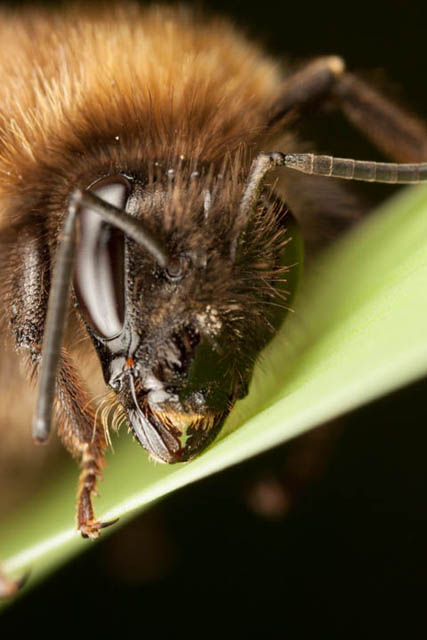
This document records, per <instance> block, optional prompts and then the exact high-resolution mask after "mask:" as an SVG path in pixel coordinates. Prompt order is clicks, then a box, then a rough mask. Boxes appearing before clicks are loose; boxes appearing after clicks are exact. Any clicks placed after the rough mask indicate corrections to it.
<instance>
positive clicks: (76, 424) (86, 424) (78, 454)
mask: <svg viewBox="0 0 427 640" xmlns="http://www.w3.org/2000/svg"><path fill="white" fill-rule="evenodd" d="M57 389H58V391H57V405H56V408H57V416H58V433H59V436H60V438H61V440H62V442H63V444H64V445H65V447H66V448H67V449H68V451H70V453H71V454H72V456H73V457H75V458H77V459H80V465H81V473H80V477H79V487H78V492H77V528H78V529H79V531H80V532H81V534H82V536H83V537H84V538H97V537H98V536H99V534H100V531H101V529H103V528H104V527H106V526H108V525H109V524H113V523H112V522H108V523H103V522H100V521H99V520H97V519H96V517H95V513H94V509H93V504H92V497H93V496H94V495H97V483H98V478H100V477H102V473H101V470H102V467H103V466H104V464H105V461H104V454H105V451H106V448H107V443H106V440H105V435H104V430H103V428H102V427H101V425H99V424H98V423H97V422H96V420H95V415H94V412H93V409H92V407H91V405H90V403H89V400H88V396H87V393H86V391H85V390H84V388H83V386H82V383H81V381H80V380H79V378H78V375H77V372H76V370H75V368H74V365H73V364H72V362H71V359H70V357H69V356H68V355H67V353H66V352H65V350H64V349H63V350H62V354H61V366H60V369H59V372H58V377H57Z"/></svg>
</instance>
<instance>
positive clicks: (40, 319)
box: [8, 229, 107, 538]
mask: <svg viewBox="0 0 427 640" xmlns="http://www.w3.org/2000/svg"><path fill="white" fill-rule="evenodd" d="M42 237H43V233H42V232H41V230H40V229H33V230H30V229H23V230H21V232H20V233H19V235H18V237H17V238H16V241H15V242H14V247H15V249H14V251H15V252H16V257H17V259H16V261H15V268H14V269H12V270H11V272H10V275H9V276H8V281H9V284H8V289H9V291H10V293H9V295H8V297H10V299H11V301H12V303H11V305H10V308H11V314H10V318H9V322H10V328H11V331H12V334H13V335H14V338H15V345H16V348H17V350H18V351H19V352H20V353H21V354H23V355H27V358H26V359H25V370H26V371H27V372H28V371H30V372H31V378H32V379H34V378H36V377H37V375H38V373H39V368H40V362H41V343H42V338H43V332H44V326H45V320H46V308H47V292H48V291H49V271H50V270H49V252H48V250H47V248H46V246H45V245H44V244H43V242H42V240H41V238H42ZM11 263H12V264H13V263H14V261H13V260H12V261H11ZM20 269H21V270H20ZM56 386H57V392H56V403H55V409H56V416H57V421H58V431H59V435H60V437H61V439H62V441H63V443H64V445H65V447H66V448H67V449H68V451H70V453H71V454H72V455H73V457H75V458H77V459H78V460H80V462H81V468H82V471H81V474H80V479H79V489H78V496H77V527H78V529H79V530H80V531H81V532H82V535H83V536H87V537H91V538H95V537H97V536H98V535H99V532H100V530H101V529H102V528H103V526H105V525H103V523H101V522H99V521H98V520H97V519H96V518H95V515H94V510H93V506H92V496H93V495H94V494H96V490H97V480H98V478H99V477H100V476H101V469H102V467H103V465H104V453H105V450H106V448H107V444H106V441H105V436H104V431H103V429H102V427H101V426H100V425H97V424H96V421H95V415H94V411H93V409H92V407H91V406H90V401H89V397H88V394H87V392H86V391H85V390H84V388H83V385H82V383H81V381H80V380H79V377H78V374H77V372H76V369H75V367H74V365H73V363H72V361H71V358H70V356H69V355H68V354H67V352H66V351H65V350H64V349H63V350H62V352H61V359H60V364H59V368H58V372H57V377H56Z"/></svg>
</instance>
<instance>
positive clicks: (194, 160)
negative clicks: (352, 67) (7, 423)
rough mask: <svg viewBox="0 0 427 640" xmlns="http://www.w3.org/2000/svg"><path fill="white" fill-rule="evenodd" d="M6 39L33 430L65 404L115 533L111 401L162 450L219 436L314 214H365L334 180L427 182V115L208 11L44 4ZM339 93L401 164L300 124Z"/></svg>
mask: <svg viewBox="0 0 427 640" xmlns="http://www.w3.org/2000/svg"><path fill="white" fill-rule="evenodd" d="M0 38H1V42H2V54H1V56H0V67H1V77H2V95H1V101H0V227H1V228H0V234H1V236H0V241H1V245H2V251H1V258H0V259H1V270H2V283H1V289H0V294H1V297H2V300H3V309H4V312H3V318H2V333H3V335H4V336H5V339H7V340H9V341H11V342H12V344H13V348H14V349H15V350H16V351H17V353H18V354H19V356H20V358H21V359H22V362H23V365H24V369H25V370H26V371H27V373H28V375H29V377H30V378H31V379H33V380H38V402H37V409H36V413H35V418H34V422H33V437H34V440H35V441H36V442H39V443H42V442H45V441H46V440H47V438H48V436H49V433H50V431H51V424H52V420H53V416H55V421H56V424H57V429H58V433H59V436H60V438H61V440H62V442H63V444H64V445H65V447H66V448H67V449H68V450H69V451H70V453H71V454H72V455H73V456H74V457H75V458H76V459H77V460H78V461H79V462H80V465H81V474H80V479H79V487H78V495H77V527H78V529H79V530H80V532H81V534H82V535H83V536H84V537H89V538H96V537H98V536H99V534H100V531H101V529H102V528H103V527H105V526H108V525H109V524H111V523H109V522H106V523H105V522H104V523H103V522H100V521H98V519H97V518H96V515H95V513H94V509H93V505H92V497H93V495H94V493H95V492H96V488H97V480H98V478H99V476H100V474H101V470H102V467H103V465H104V454H105V451H106V449H107V445H108V429H107V426H108V425H106V424H105V423H106V422H108V417H109V416H111V411H112V412H113V414H112V415H113V422H115V423H116V424H117V423H119V422H123V421H125V422H126V423H127V424H128V426H129V428H130V430H131V431H132V433H133V435H134V436H135V438H136V440H137V441H138V442H139V443H140V444H141V445H142V446H143V447H144V448H145V449H146V450H147V451H148V452H149V454H150V456H151V457H152V458H154V459H155V460H158V461H160V462H164V463H176V462H183V461H188V460H191V459H192V458H193V457H194V456H196V455H198V454H199V453H200V452H201V451H203V450H204V449H205V448H206V447H207V446H208V445H209V444H210V443H211V442H212V441H213V440H214V438H215V437H216V435H217V434H218V432H219V431H220V429H221V426H222V424H223V422H224V420H225V418H226V417H227V415H228V414H229V412H230V411H231V410H232V408H233V406H234V404H235V402H236V401H237V400H238V399H239V398H242V397H244V396H245V395H246V393H247V390H248V386H249V384H250V380H251V375H252V370H253V367H254V364H255V361H256V360H257V357H258V355H259V353H260V352H261V350H262V349H263V348H264V347H265V346H266V344H267V343H268V342H269V341H270V340H271V338H272V337H273V336H274V335H275V333H276V332H277V330H278V329H279V327H280V326H281V324H282V322H283V320H284V317H285V315H286V312H287V309H288V306H289V303H290V298H291V295H292V291H291V289H292V286H290V285H291V281H292V279H293V274H294V273H296V272H297V268H296V267H295V266H292V265H294V264H295V251H296V249H295V237H297V235H298V234H297V231H296V229H297V225H298V226H299V227H300V228H301V231H302V236H303V237H304V239H305V243H306V248H307V251H309V252H310V251H312V250H315V249H316V248H317V249H319V247H322V246H324V245H325V244H326V243H327V242H328V240H329V239H330V237H331V236H333V235H335V232H336V231H338V230H340V231H341V230H343V229H345V228H347V227H349V226H351V225H352V224H353V222H354V220H355V219H356V217H357V215H356V213H357V207H355V205H354V203H353V199H352V198H351V197H350V196H348V195H347V194H346V192H345V190H343V189H342V188H341V186H340V184H338V182H337V181H334V180H331V181H328V180H326V177H336V178H346V179H358V180H367V181H379V182H388V183H415V182H421V181H425V180H427V164H425V163H424V161H425V160H426V159H427V131H426V128H425V126H424V124H423V123H422V122H420V121H419V120H417V119H416V118H415V117H413V116H409V115H408V114H407V113H405V112H404V111H403V110H402V109H401V108H400V107H397V106H395V105H394V104H392V103H391V102H390V101H389V100H388V99H386V98H384V97H383V96H382V95H380V94H379V93H378V92H377V91H376V90H375V89H374V88H373V87H370V86H368V85H367V84H366V83H365V82H364V81H362V80H361V79H360V78H358V77H357V76H355V75H353V74H352V73H349V72H347V71H346V69H345V64H344V61H343V60H342V59H341V58H339V57H338V56H326V57H321V58H318V59H315V60H314V61H311V62H309V63H308V64H306V65H305V66H303V67H301V68H299V69H298V70H296V71H295V72H293V71H289V70H287V71H285V70H283V69H282V68H281V67H280V65H278V64H277V63H276V62H275V61H274V60H272V59H270V58H269V56H268V55H267V54H265V53H264V52H263V51H262V50H261V49H260V48H259V47H258V45H256V44H254V43H253V42H252V41H250V40H248V39H247V38H246V37H245V36H243V35H242V34H241V33H240V32H239V31H238V30H236V28H235V27H233V26H232V25H231V24H230V23H228V22H227V21H226V20H223V19H207V18H204V17H203V16H201V15H199V14H198V13H197V12H194V11H192V10H190V9H188V8H182V7H180V8H171V7H156V6H154V7H150V8H141V7H140V6H138V5H134V4H126V3H120V4H117V5H114V6H113V7H111V6H110V7H109V8H105V7H104V8H103V9H100V8H99V7H97V8H96V10H95V11H93V10H91V9H85V10H82V8H81V7H80V6H79V7H78V8H76V7H74V6H73V5H71V6H68V7H65V8H62V9H60V10H57V11H52V10H50V11H42V10H41V9H31V8H27V9H25V10H22V11H21V12H20V13H19V14H4V15H3V17H2V20H1V24H0ZM326 102H328V103H332V104H333V105H335V106H336V108H337V109H341V110H342V111H343V113H344V114H345V115H346V117H347V118H348V119H349V121H350V122H351V123H352V124H353V125H354V126H356V127H358V128H359V129H360V130H361V131H362V132H363V133H364V134H365V135H366V136H367V138H369V139H370V140H371V141H372V142H374V143H375V144H376V146H377V147H378V148H379V149H380V150H381V151H383V152H384V153H385V154H388V155H389V156H390V157H391V159H393V160H394V161H395V162H394V163H376V162H368V161H356V160H351V159H342V158H341V159H339V158H333V157H330V156H317V155H314V154H312V153H306V152H303V151H304V146H302V144H301V142H300V141H299V140H298V139H297V137H296V135H295V134H294V127H293V126H294V124H295V123H296V122H298V120H299V119H300V118H302V117H305V116H306V115H307V113H308V112H309V111H310V110H311V109H313V107H317V106H321V105H322V104H324V103H326ZM402 163H403V164H402ZM291 229H293V230H294V231H293V232H291V231H290V230H291ZM299 262H301V260H300V261H299ZM82 352H84V355H85V358H86V360H89V361H90V363H91V364H90V365H89V368H90V367H91V370H92V371H94V370H96V369H98V370H99V371H101V372H102V376H103V381H104V382H103V384H104V385H106V386H107V387H108V388H109V389H110V391H111V393H110V396H109V402H110V403H111V406H110V409H111V411H101V418H103V419H98V415H97V414H98V413H99V411H98V412H97V410H96V407H95V405H94V403H93V402H91V395H90V392H91V390H92V391H93V381H92V379H91V377H90V376H86V377H84V376H82V373H81V367H79V366H78V363H79V362H80V361H81V359H82ZM83 378H84V379H83ZM8 584H9V583H7V581H6V579H5V578H3V579H1V578H0V587H3V592H4V593H8V592H9V593H11V592H12V591H13V589H16V586H17V585H12V586H10V585H9V586H7V585H8ZM0 590H1V589H0Z"/></svg>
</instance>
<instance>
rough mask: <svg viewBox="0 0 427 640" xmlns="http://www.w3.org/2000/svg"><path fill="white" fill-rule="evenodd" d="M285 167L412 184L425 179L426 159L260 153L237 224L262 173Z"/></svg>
mask: <svg viewBox="0 0 427 640" xmlns="http://www.w3.org/2000/svg"><path fill="white" fill-rule="evenodd" d="M276 167H287V168H288V169H294V170H296V171H301V172H302V173H308V174H311V175H316V176H325V177H332V178H344V179H347V180H363V181H366V182H386V183H391V184H416V183H421V182H427V163H414V164H402V163H396V162H370V161H365V160H352V159H350V158H334V157H332V156H322V155H315V154H313V153H288V154H284V153H280V152H279V151H274V152H272V153H260V154H259V155H257V157H256V158H255V160H254V161H253V162H252V166H251V169H250V172H249V177H248V179H247V182H246V187H245V191H244V193H243V197H242V200H241V202H240V208H239V215H238V222H237V228H238V230H239V231H240V229H241V225H243V224H245V223H246V221H247V220H248V216H250V215H251V214H252V213H253V211H254V210H255V207H256V204H257V202H258V200H259V197H260V195H261V191H262V188H263V185H264V180H265V176H266V175H267V173H268V172H269V171H271V169H275V168H276Z"/></svg>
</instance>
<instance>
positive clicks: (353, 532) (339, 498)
mask: <svg viewBox="0 0 427 640" xmlns="http://www.w3.org/2000/svg"><path fill="white" fill-rule="evenodd" d="M16 4H18V3H16ZM204 4H205V6H206V7H207V8H208V9H209V10H214V11H217V10H221V11H222V12H224V13H226V14H229V15H231V16H233V17H234V19H235V20H236V22H237V23H238V24H241V25H242V26H245V28H246V27H248V28H249V32H250V33H253V34H254V35H255V36H256V37H257V38H258V39H261V40H262V41H263V42H264V43H265V44H266V46H267V47H268V48H269V49H270V50H271V51H272V52H273V53H275V54H276V55H278V56H279V57H281V56H285V55H286V54H289V56H290V58H291V60H295V61H298V60H301V59H304V58H309V57H311V56H314V55H318V54H330V53H337V54H340V55H342V56H343V57H344V58H345V59H346V60H347V63H348V66H349V68H351V69H353V70H362V71H365V72H368V76H369V75H371V77H372V78H383V79H384V78H388V80H389V84H388V85H387V82H385V86H389V90H390V92H391V94H396V95H397V96H399V97H400V99H401V100H403V102H404V103H407V104H408V105H409V106H410V107H411V108H412V109H413V110H414V111H415V112H418V113H419V114H420V115H421V116H424V117H425V115H426V111H427V91H426V83H425V78H426V68H427V63H426V54H425V48H426V37H427V24H426V10H425V8H424V3H422V2H412V3H408V4H406V5H404V4H403V3H401V2H387V3H373V2H371V3H370V4H363V3H362V4H361V3H349V2H346V3H344V2H343V3H342V4H341V5H338V4H336V3H335V4H334V3H328V5H327V6H326V4H325V3H316V4H315V5H313V6H312V5H311V4H307V3H305V2H293V3H290V2H286V3H285V2H272V1H270V0H263V1H262V2H259V3H253V4H248V2H245V1H243V0H242V1H239V2H228V3H226V2H205V3H204ZM0 46H1V43H0ZM380 81H381V83H383V82H384V80H380ZM306 131H307V135H308V136H309V137H310V138H312V139H313V140H316V141H317V143H318V148H320V149H321V150H322V151H331V152H333V153H337V154H339V155H341V156H350V155H354V156H355V157H360V158H362V157H366V158H368V157H371V158H373V157H376V156H378V153H377V152H375V151H373V150H372V148H371V147H370V146H369V145H368V144H367V143H366V142H364V141H363V140H361V138H360V136H359V134H358V133H355V132H353V131H352V130H351V128H350V127H348V126H347V125H346V124H345V123H344V121H343V120H342V119H341V118H340V117H339V116H336V115H334V116H327V117H326V116H322V117H320V116H319V117H313V119H312V121H311V122H310V123H308V124H307V127H306ZM367 154H368V155H367ZM373 154H376V155H373ZM366 193H367V194H368V197H370V198H372V200H376V199H380V198H383V196H384V190H382V189H377V188H376V187H372V188H370V187H368V188H367V191H366ZM425 395H426V383H425V381H421V382H419V383H417V384H415V385H413V386H411V387H410V388H408V389H405V390H402V391H399V392H398V393H395V394H393V395H391V396H389V397H387V398H383V399H381V400H379V401H378V402H376V403H374V404H373V405H370V406H368V407H364V408H362V409H360V410H358V411H356V412H354V413H353V414H351V415H350V416H347V417H346V418H345V419H344V420H343V421H342V423H341V425H340V427H339V428H338V429H337V428H335V429H333V430H332V431H331V432H332V433H333V434H334V436H333V437H332V438H331V439H330V440H328V441H327V442H329V443H330V446H327V447H326V450H327V455H325V452H324V451H323V450H324V449H325V447H324V445H322V444H321V443H322V441H321V440H320V444H319V449H320V451H323V453H319V454H318V457H319V460H320V462H319V463H318V464H317V465H316V464H314V465H313V464H312V465H311V467H312V468H313V469H314V471H313V473H312V478H311V479H307V478H302V479H301V477H300V475H299V474H298V464H300V465H301V466H302V467H304V465H305V462H304V461H307V460H311V458H310V456H313V446H312V445H310V446H309V445H308V444H304V441H301V440H299V441H298V442H296V443H295V444H294V446H291V445H287V446H285V447H282V448H280V449H277V450H275V451H273V452H270V453H267V454H264V455H262V456H260V457H258V458H256V459H254V460H251V461H248V462H246V463H244V464H241V465H239V466H238V467H236V468H233V469H229V470H227V471H225V472H222V473H221V474H218V475H216V476H214V477H211V478H209V479H207V480H204V481H202V482H199V483H198V484H196V485H193V486H191V487H188V488H186V489H182V490H181V491H180V492H178V493H177V494H174V495H172V496H171V497H169V498H167V499H165V500H164V501H163V502H162V503H160V504H158V505H157V506H155V507H154V508H153V509H152V510H151V511H150V512H149V513H147V514H145V515H143V516H141V517H139V518H138V519H136V520H135V521H134V522H133V523H132V524H130V525H128V526H126V527H124V528H122V529H121V530H119V531H118V532H117V533H116V534H115V535H113V536H111V537H110V538H109V539H107V540H105V541H103V542H101V543H100V544H98V545H96V546H95V547H93V548H92V549H91V551H89V552H87V553H86V554H85V555H83V556H81V557H79V558H78V559H77V560H75V561H73V562H72V563H71V564H70V565H68V566H67V567H64V568H63V569H62V570H61V571H59V572H58V573H57V574H56V575H55V576H54V577H52V578H50V579H49V580H48V581H46V582H45V583H44V584H43V585H42V586H41V587H39V588H38V589H37V590H35V591H34V592H30V593H29V594H28V596H24V597H23V598H22V599H21V600H20V601H19V602H18V603H17V604H16V605H14V606H12V607H11V608H10V609H9V610H8V611H7V612H6V613H5V614H4V615H3V616H2V618H1V622H0V629H2V633H3V630H4V631H6V632H8V633H15V634H16V633H19V632H24V631H27V630H28V629H31V628H32V629H34V630H35V629H37V630H38V631H39V632H40V633H42V634H43V635H44V636H47V637H53V635H55V636H56V635H57V634H60V633H63V632H64V630H68V631H70V632H71V633H74V634H76V637H79V636H80V635H85V636H87V635H89V634H93V633H94V632H96V633H97V634H102V635H107V636H109V635H110V634H111V635H113V634H120V635H121V636H122V637H130V636H131V635H132V636H134V635H138V636H142V637H146V638H151V637H157V636H158V635H161V636H163V635H166V634H167V635H170V634H174V635H175V634H177V635H180V634H181V633H185V635H186V636H193V635H201V634H203V635H204V634H206V632H217V633H220V634H222V635H228V634H231V633H236V632H237V633H239V634H242V635H243V634H244V635H247V634H248V633H250V632H256V633H259V634H260V635H263V636H267V637H273V636H274V637H275V636H276V635H278V636H284V637H287V636H289V637H295V636H297V637H301V636H302V637H306V636H308V635H309V634H310V636H311V635H314V634H316V636H317V635H320V634H322V635H323V634H325V635H326V634H327V635H328V636H329V637H335V636H338V635H339V636H340V637H341V636H344V637H346V636H351V635H353V634H357V635H360V634H362V633H363V634H364V635H365V636H368V637H369V636H370V635H373V633H376V634H381V635H383V634H386V633H389V632H390V631H392V630H394V631H397V630H398V631H400V632H401V633H405V634H411V637H425V632H426V628H425V627H426V624H425V615H424V612H423V608H424V606H425V590H426V582H427V578H426V571H427V562H426V560H427V558H426V548H427V516H426V513H427V499H426V498H427V471H426V464H425V457H426V452H427V434H426V417H427V411H426V408H425ZM317 450H318V449H316V448H315V451H317ZM295 452H296V453H295ZM307 456H308V458H307ZM305 468H310V464H309V463H307V464H306V465H305ZM266 488H267V489H266ZM260 496H261V497H260ZM289 500H291V501H292V506H291V507H289ZM260 512H261V513H260ZM88 546H90V545H88ZM4 637H6V635H5V636H4ZM7 637H9V636H7Z"/></svg>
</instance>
